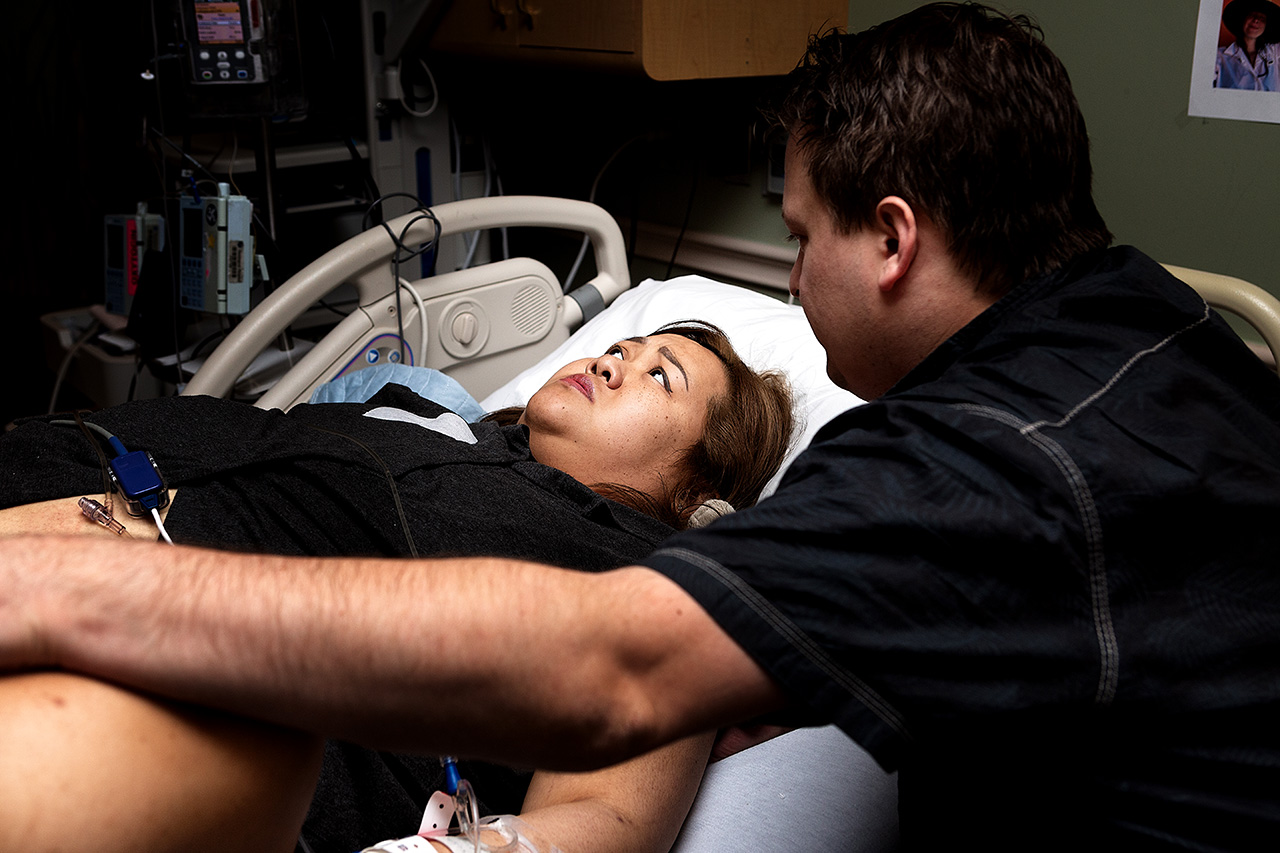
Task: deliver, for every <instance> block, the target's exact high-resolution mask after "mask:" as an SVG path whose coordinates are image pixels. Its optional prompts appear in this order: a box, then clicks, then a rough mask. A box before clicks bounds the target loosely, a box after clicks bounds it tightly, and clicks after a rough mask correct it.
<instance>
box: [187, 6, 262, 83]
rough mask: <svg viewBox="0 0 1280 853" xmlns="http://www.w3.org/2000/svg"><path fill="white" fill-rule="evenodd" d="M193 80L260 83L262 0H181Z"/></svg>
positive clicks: (200, 81)
mask: <svg viewBox="0 0 1280 853" xmlns="http://www.w3.org/2000/svg"><path fill="white" fill-rule="evenodd" d="M183 25H184V27H185V28H186V38H187V43H188V44H189V45H190V51H189V52H190V54H191V73H192V80H193V81H194V82H196V83H262V82H264V81H265V79H266V77H265V74H264V73H263V65H262V52H263V47H264V44H263V42H264V38H265V36H266V19H265V16H264V14H263V0H224V2H217V1H216V0H183Z"/></svg>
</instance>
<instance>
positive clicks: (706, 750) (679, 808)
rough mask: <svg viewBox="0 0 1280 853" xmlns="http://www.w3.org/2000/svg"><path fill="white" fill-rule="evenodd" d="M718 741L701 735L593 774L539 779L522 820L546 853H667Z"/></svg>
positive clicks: (532, 786) (527, 799)
mask: <svg viewBox="0 0 1280 853" xmlns="http://www.w3.org/2000/svg"><path fill="white" fill-rule="evenodd" d="M712 738H713V735H711V734H705V735H694V736H693V737H689V738H685V739H684V740H680V741H676V742H675V743H673V744H670V745H668V746H665V747H662V748H660V749H656V750H654V751H653V752H649V753H646V754H645V755H641V756H639V757H637V758H633V759H631V760H630V761H624V762H623V763H621V764H617V765H615V766H613V767H608V768H605V769H604V770H596V771H593V772H589V773H554V772H551V771H544V770H540V771H538V772H537V773H535V774H534V775H533V781H532V782H531V783H530V785H529V791H528V793H527V794H526V795H525V800H524V810H523V813H522V814H521V815H520V818H521V820H523V821H525V822H526V823H527V824H529V826H530V827H531V828H532V829H533V830H535V832H534V834H535V835H537V836H538V838H537V839H533V840H534V841H535V843H537V844H538V848H539V851H540V853H547V850H549V849H550V847H549V845H550V844H554V845H555V846H556V847H558V848H560V850H562V851H563V853H666V851H668V850H670V849H671V845H672V844H673V843H674V842H675V839H676V835H677V834H679V832H680V826H681V825H682V824H683V823H684V819H685V816H686V815H687V814H688V813H689V806H690V805H691V804H692V803H693V797H694V795H695V794H696V793H697V791H698V783H699V782H700V781H701V779H702V771H703V770H704V769H705V768H706V766H707V757H708V755H709V754H710V751H711V741H712Z"/></svg>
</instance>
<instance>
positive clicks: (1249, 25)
mask: <svg viewBox="0 0 1280 853" xmlns="http://www.w3.org/2000/svg"><path fill="white" fill-rule="evenodd" d="M1266 29H1267V16H1266V15H1265V14H1264V13H1262V12H1250V13H1249V14H1247V15H1245V16H1244V23H1243V24H1241V25H1240V31H1241V32H1243V33H1244V37H1245V38H1249V39H1256V38H1258V37H1260V36H1261V35H1262V34H1263V33H1264V32H1266Z"/></svg>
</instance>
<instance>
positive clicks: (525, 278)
mask: <svg viewBox="0 0 1280 853" xmlns="http://www.w3.org/2000/svg"><path fill="white" fill-rule="evenodd" d="M499 227H510V228H517V227H550V228H557V229H561V230H568V231H574V232H581V233H583V234H585V235H586V237H587V238H588V239H589V241H590V244H591V246H592V248H593V250H594V253H595V261H596V268H597V270H598V272H597V274H596V275H595V276H594V277H593V278H592V279H590V280H589V281H588V282H586V283H585V284H584V285H582V286H580V287H577V288H575V289H574V290H572V291H570V292H569V293H568V294H565V293H563V292H562V290H561V285H560V282H559V280H558V278H557V277H556V275H555V274H554V273H553V272H552V271H551V269H550V268H548V267H547V266H546V265H545V264H544V263H542V262H541V261H538V260H535V259H531V258H510V259H505V260H500V261H495V262H492V263H488V264H483V265H480V266H477V267H474V268H470V269H464V270H460V271H454V272H446V273H443V274H440V275H436V276H432V277H428V278H419V279H416V280H408V279H405V278H404V277H401V278H400V279H399V282H398V285H399V286H398V287H394V286H393V283H392V263H391V259H392V256H393V254H395V253H396V252H397V251H403V249H402V248H401V247H413V246H416V245H417V244H419V243H421V242H423V241H426V240H429V239H432V238H435V239H447V238H449V237H450V236H452V235H458V234H466V233H469V232H473V231H475V230H477V229H492V228H499ZM393 235H394V236H395V238H396V239H393ZM407 266H409V265H408V264H402V265H401V269H402V270H403V269H405V268H406V267H407ZM343 285H348V286H353V287H354V288H355V291H356V299H357V302H358V306H357V307H356V308H355V309H354V310H352V311H351V312H350V313H349V314H348V315H347V316H346V317H345V318H343V319H342V320H341V321H340V322H339V323H338V324H337V325H336V326H335V327H334V328H333V329H332V330H331V331H329V332H328V333H327V334H326V335H325V336H324V337H323V338H322V339H321V340H320V341H319V342H318V343H316V344H315V346H313V347H312V348H311V349H310V350H309V351H308V352H307V353H306V354H305V355H304V356H302V357H301V359H300V360H299V361H298V362H297V363H296V364H295V365H293V366H292V368H291V369H289V370H288V371H287V372H286V373H285V374H284V375H283V377H282V378H280V379H279V381H277V382H276V384H275V385H274V386H273V387H272V388H271V389H270V390H269V391H267V392H266V393H265V394H263V395H262V396H261V397H260V398H259V399H258V400H257V401H256V405H258V406H261V407H264V408H281V409H288V408H290V407H292V406H294V405H297V404H298V403H303V402H306V401H307V400H309V399H310V398H311V396H312V395H313V393H314V392H315V391H316V389H317V388H319V387H320V386H322V385H323V384H325V383H327V382H329V381H331V380H334V379H336V378H340V377H344V376H347V375H349V374H351V373H353V372H356V371H360V370H365V369H367V368H369V367H373V366H381V365H385V364H386V363H388V362H389V361H395V362H398V363H400V364H404V365H414V366H419V367H421V366H426V367H431V368H434V369H436V370H440V371H442V372H444V373H445V374H448V375H449V376H451V377H453V378H454V379H456V380H458V381H459V382H460V383H461V384H462V385H463V387H464V388H466V390H467V391H468V392H469V393H470V394H471V396H473V397H474V398H475V399H476V400H479V401H480V403H481V405H482V407H483V408H484V409H485V410H486V411H494V410H496V409H498V408H503V407H505V406H508V405H518V404H523V403H524V402H526V401H527V400H528V398H529V396H530V395H531V394H532V393H533V392H534V391H536V390H537V389H538V388H539V387H540V386H541V385H542V383H543V382H544V381H545V380H546V378H547V376H548V375H549V374H550V371H551V369H553V368H556V367H559V366H561V365H563V364H565V363H566V362H569V361H572V360H574V359H577V358H583V357H586V356H588V355H598V354H599V353H601V352H603V351H604V350H605V349H606V348H607V347H608V346H609V345H610V344H612V343H614V342H615V341H617V340H620V339H622V338H626V337H630V336H632V335H636V334H646V333H648V332H651V331H653V330H655V329H657V328H658V327H659V326H661V325H663V324H665V323H668V322H673V321H675V320H684V319H698V320H706V321H710V322H712V323H715V324H717V325H719V326H720V327H721V328H723V329H724V330H725V332H726V333H727V334H728V336H729V338H730V340H731V341H732V342H733V344H734V346H735V348H737V349H738V351H739V352H740V353H741V354H742V356H743V358H744V359H745V360H746V361H747V363H748V364H750V365H752V366H753V367H756V368H760V369H763V368H776V369H781V370H783V371H784V372H786V374H787V375H788V378H789V379H790V380H791V382H792V385H793V388H794V390H795V397H796V401H797V415H798V418H799V420H798V422H799V423H801V424H802V425H803V428H802V429H801V430H800V431H799V434H798V436H797V441H796V446H795V451H794V452H793V453H792V457H794V455H795V452H798V450H799V448H800V447H803V446H804V445H807V444H808V442H809V439H810V438H811V437H812V435H813V433H814V432H815V431H816V430H817V429H818V427H820V426H821V425H822V424H824V423H826V421H828V420H830V419H831V418H832V417H834V416H835V415H836V414H839V413H840V412H841V411H844V410H845V409H848V408H850V407H851V406H853V405H856V404H857V403H859V402H860V401H859V400H858V399H857V398H856V397H854V396H853V395H852V394H850V393H848V392H847V391H842V390H841V389H839V388H836V387H835V386H834V385H833V384H832V383H831V382H830V380H829V379H828V378H827V376H826V369H825V365H826V357H825V354H824V353H823V351H822V348H821V346H820V345H819V344H818V342H817V340H816V339H814V337H813V333H812V332H811V331H810V329H809V326H808V323H807V322H805V320H804V315H803V312H802V311H801V309H800V307H799V306H797V305H788V304H786V303H785V302H783V301H781V300H779V299H775V298H773V297H771V296H767V295H764V294H762V293H757V292H754V291H751V290H747V289H745V288H741V287H734V286H731V285H727V284H722V283H720V282H715V281H712V280H710V279H707V278H703V277H700V276H683V277H680V278H675V279H671V280H669V281H663V282H658V281H646V282H642V283H641V284H640V285H638V286H637V287H634V288H630V275H629V271H628V267H627V260H626V249H625V246H624V243H623V238H622V233H621V231H620V229H619V228H618V225H617V223H616V222H615V221H614V219H613V218H612V217H611V216H610V215H609V214H608V213H607V212H606V211H604V210H603V209H602V208H600V207H598V206H596V205H594V204H589V203H586V202H580V201H572V200H568V199H555V198H543V197H531V196H507V197H496V198H482V199H468V200H464V201H459V202H451V203H448V204H442V205H438V206H437V207H435V208H433V209H432V211H431V216H427V215H424V214H423V213H421V212H417V213H410V214H405V215H404V216H401V217H398V218H396V219H393V220H391V221H389V222H388V223H386V226H385V227H384V226H375V227H373V228H371V229H369V230H367V231H364V232H363V233H361V234H359V235H357V236H355V237H353V238H351V239H349V240H347V241H346V242H345V243H343V244H341V245H340V246H338V247H336V248H334V249H332V250H331V251H329V252H327V253H326V254H324V255H322V256H321V257H320V258H318V259H316V260H315V261H314V262H312V263H311V264H309V265H307V266H306V267H305V268H304V269H302V270H301V271H300V272H298V273H297V274H296V275H294V276H293V277H292V278H290V279H289V280H288V281H287V282H285V283H284V284H283V285H281V286H280V287H279V288H277V290H276V291H275V292H273V293H272V294H271V295H270V296H268V297H267V298H266V299H264V300H263V301H262V303H261V304H260V305H259V306H258V307H256V308H255V309H254V310H253V311H252V312H250V313H249V314H248V315H247V316H246V317H245V318H244V320H243V321H242V322H241V323H240V324H239V325H238V326H237V327H236V328H235V329H234V330H233V331H232V332H231V333H230V334H229V335H228V336H227V338H226V340H225V341H223V343H222V344H221V345H220V346H219V347H218V348H217V349H216V350H215V351H214V352H213V353H212V354H211V355H210V356H209V358H208V359H207V360H206V361H205V362H204V364H203V366H202V367H201V368H200V369H199V370H198V371H197V372H196V374H195V375H194V376H193V377H192V379H191V381H190V382H188V383H187V385H186V387H185V388H184V389H183V393H184V394H210V395H213V396H226V395H227V394H228V393H229V392H230V391H231V389H232V387H233V385H234V384H235V382H236V379H237V377H238V376H240V375H241V373H242V372H243V371H244V370H245V369H246V368H248V367H249V365H250V364H251V362H252V361H253V359H254V357H255V356H256V355H257V354H258V353H259V352H261V351H262V350H264V349H266V348H267V347H269V346H271V345H272V343H273V342H274V341H276V340H277V339H278V338H279V337H280V335H281V333H282V332H284V331H285V329H287V328H288V327H289V326H290V324H292V323H294V322H295V321H297V320H298V318H300V317H302V315H303V314H304V313H305V312H307V311H308V309H310V308H312V306H313V305H315V304H316V302H317V301H318V300H320V299H323V298H324V297H325V296H326V295H328V294H330V293H332V292H333V291H335V290H336V289H338V288H339V287H341V286H343ZM606 307H607V308H608V309H609V310H604V309H605V308H606ZM424 317H425V320H426V322H425V323H424V322H423V318H424ZM571 333H573V334H572V337H570V334H571ZM401 344H403V350H402V349H401ZM402 353H403V354H402ZM424 353H425V357H424V355H423V354H424ZM788 461H790V459H788ZM780 477H781V472H779V474H778V475H777V476H776V477H775V478H774V480H773V481H772V482H771V483H770V485H769V486H768V487H767V489H766V493H767V492H771V491H772V490H773V488H774V486H775V485H776V483H777V480H778V479H779V478H780Z"/></svg>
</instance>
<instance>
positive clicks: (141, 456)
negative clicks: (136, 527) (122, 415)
mask: <svg viewBox="0 0 1280 853" xmlns="http://www.w3.org/2000/svg"><path fill="white" fill-rule="evenodd" d="M108 441H109V442H110V444H111V448H112V450H114V451H115V452H116V457H115V458H114V459H111V460H109V461H108V465H109V466H110V468H111V480H112V482H113V483H115V485H116V488H117V489H119V490H120V494H121V495H123V496H124V501H125V507H126V508H127V509H128V511H129V515H131V516H133V517H134V518H141V517H143V516H145V515H148V514H149V513H150V512H151V511H152V510H160V509H164V508H165V507H166V506H168V505H169V490H168V489H167V488H166V487H165V484H164V479H163V478H162V477H161V476H160V469H159V468H157V467H156V462H155V460H154V459H152V458H151V454H150V453H148V452H147V451H145V450H134V451H127V450H125V449H124V445H123V444H121V443H120V440H119V439H117V438H115V437H114V436H113V437H112V438H110V439H108Z"/></svg>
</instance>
